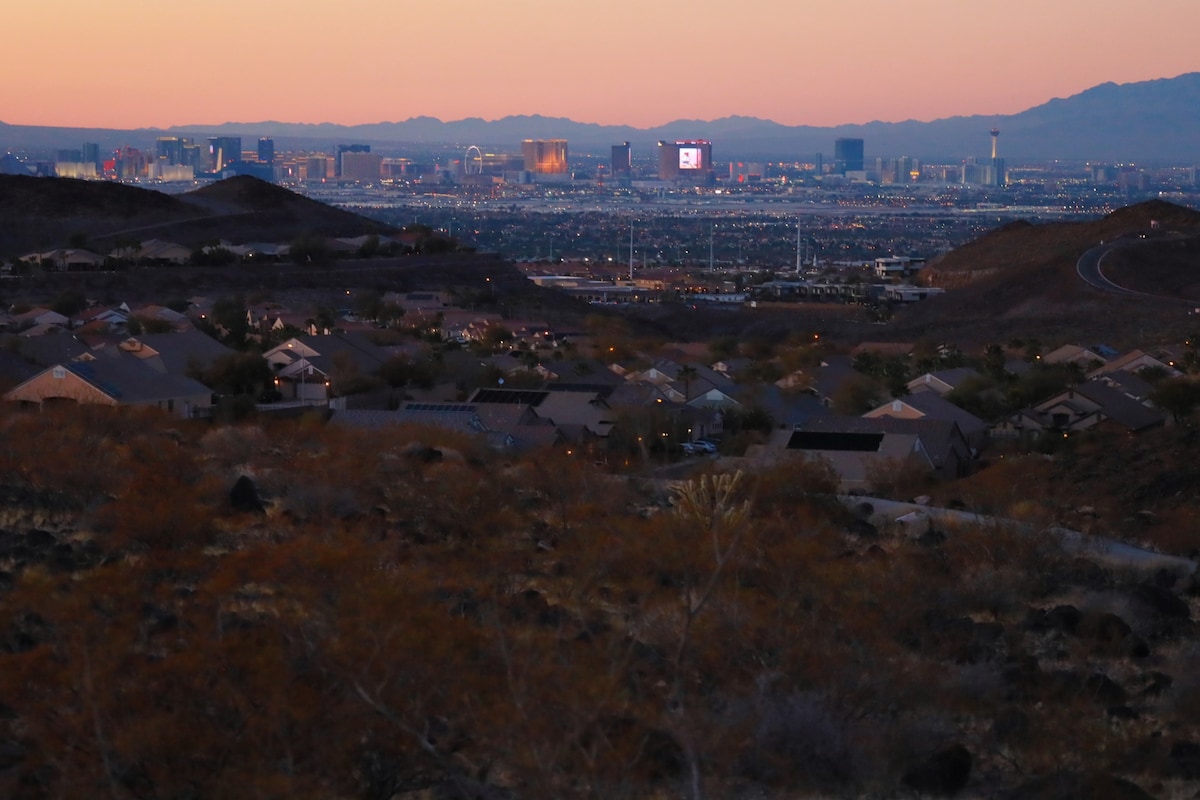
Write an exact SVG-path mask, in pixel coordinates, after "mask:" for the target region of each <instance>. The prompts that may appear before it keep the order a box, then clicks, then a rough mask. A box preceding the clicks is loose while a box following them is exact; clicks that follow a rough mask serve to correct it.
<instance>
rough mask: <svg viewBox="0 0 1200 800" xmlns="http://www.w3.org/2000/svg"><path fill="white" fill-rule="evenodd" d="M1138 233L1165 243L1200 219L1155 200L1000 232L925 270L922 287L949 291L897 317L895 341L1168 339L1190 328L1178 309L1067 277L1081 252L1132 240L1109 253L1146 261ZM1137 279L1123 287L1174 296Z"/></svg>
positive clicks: (1165, 285)
mask: <svg viewBox="0 0 1200 800" xmlns="http://www.w3.org/2000/svg"><path fill="white" fill-rule="evenodd" d="M1152 222H1157V223H1158V230H1157V231H1153V232H1151V223H1152ZM1143 232H1146V233H1147V235H1148V236H1155V237H1161V238H1162V239H1164V240H1166V239H1171V240H1178V239H1186V238H1188V237H1192V236H1198V235H1200V213H1198V212H1196V211H1193V210H1191V209H1188V208H1184V207H1182V206H1178V205H1174V204H1172V203H1167V202H1164V201H1161V200H1153V201H1150V202H1147V203H1140V204H1138V205H1134V206H1129V207H1127V208H1122V209H1119V210H1117V211H1114V212H1113V213H1112V214H1109V215H1108V216H1106V217H1104V218H1102V219H1097V220H1092V221H1089V222H1056V223H1049V224H1044V225H1032V224H1030V223H1028V222H1015V223H1011V224H1009V225H1005V226H1003V227H1001V228H998V229H996V230H994V231H991V232H989V233H987V234H985V235H984V236H981V237H980V238H978V239H976V240H975V241H973V242H970V243H968V244H966V245H963V246H962V247H959V248H957V249H956V250H954V251H953V252H950V253H947V254H946V255H945V256H943V257H941V258H939V259H937V260H935V261H934V262H933V263H932V264H930V266H929V268H928V269H927V270H926V271H925V273H924V274H923V277H922V280H923V282H925V283H927V284H929V285H932V286H938V287H942V288H945V289H947V293H946V294H945V295H943V296H941V297H938V298H935V299H933V300H931V301H927V302H925V303H921V304H919V305H918V306H916V307H913V308H909V309H904V310H903V312H902V313H901V314H900V315H899V316H898V319H897V321H896V324H895V326H894V331H893V333H894V334H895V335H896V336H899V337H912V336H933V337H935V338H940V339H945V340H948V341H963V342H967V343H976V344H984V343H988V342H994V341H1007V340H1008V339H1010V338H1014V337H1023V338H1028V337H1036V338H1040V339H1042V340H1043V341H1055V342H1057V341H1063V340H1068V339H1071V338H1080V339H1085V340H1089V341H1091V340H1094V341H1109V342H1111V343H1113V344H1114V346H1119V345H1121V344H1125V343H1128V344H1130V345H1134V344H1138V343H1145V340H1146V339H1147V338H1154V337H1157V336H1173V335H1175V332H1176V330H1177V329H1178V330H1184V329H1186V327H1187V326H1188V324H1189V321H1188V318H1187V317H1186V315H1185V314H1184V312H1183V310H1182V308H1181V307H1180V306H1179V305H1178V304H1174V303H1168V302H1164V301H1162V300H1155V299H1152V298H1145V299H1142V298H1131V297H1125V296H1118V295H1112V294H1107V293H1104V292H1101V291H1099V290H1097V289H1093V288H1091V287H1088V286H1086V285H1085V284H1084V283H1083V281H1082V280H1081V279H1080V278H1079V276H1078V274H1077V273H1076V271H1075V265H1076V262H1077V261H1078V259H1079V257H1080V256H1081V255H1082V254H1083V253H1084V252H1086V251H1087V250H1088V249H1089V248H1091V247H1094V246H1096V245H1097V244H1099V243H1100V242H1101V241H1112V240H1115V239H1118V238H1119V237H1122V236H1132V237H1133V239H1132V240H1131V247H1130V248H1129V249H1128V250H1127V251H1114V252H1122V253H1123V255H1124V256H1125V257H1126V258H1127V259H1133V260H1134V263H1142V254H1143V252H1144V253H1145V255H1146V256H1149V255H1150V254H1151V250H1150V249H1145V250H1144V251H1143V249H1142V247H1141V245H1140V242H1141V240H1139V239H1138V238H1137V236H1138V234H1140V233H1143ZM1134 241H1136V242H1138V243H1139V244H1137V245H1134ZM1106 266H1107V261H1106ZM1123 269H1124V270H1126V271H1128V270H1129V269H1131V268H1130V267H1128V266H1125V267H1123ZM1134 269H1135V270H1136V268H1134ZM1142 272H1143V278H1142V280H1141V282H1140V285H1138V286H1132V287H1131V288H1137V289H1139V290H1140V291H1144V292H1148V293H1151V294H1161V295H1166V296H1174V295H1175V294H1176V291H1177V289H1178V286H1177V285H1175V284H1173V283H1171V282H1167V281H1163V282H1155V281H1153V280H1151V279H1150V277H1149V276H1150V274H1151V272H1150V271H1142ZM1123 274H1124V273H1123ZM1111 277H1113V278H1114V279H1117V278H1119V277H1120V276H1118V275H1117V274H1115V273H1114V274H1113V275H1112V276H1111Z"/></svg>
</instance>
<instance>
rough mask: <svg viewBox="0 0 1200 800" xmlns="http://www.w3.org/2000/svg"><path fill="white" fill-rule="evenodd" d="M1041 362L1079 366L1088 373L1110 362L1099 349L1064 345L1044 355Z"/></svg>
mask: <svg viewBox="0 0 1200 800" xmlns="http://www.w3.org/2000/svg"><path fill="white" fill-rule="evenodd" d="M1040 361H1041V362H1042V363H1043V364H1078V365H1079V366H1080V367H1082V368H1083V369H1084V370H1085V371H1086V370H1089V369H1094V368H1095V367H1096V366H1098V365H1100V364H1103V363H1104V362H1106V361H1108V356H1107V355H1105V353H1103V352H1101V348H1098V347H1097V348H1087V347H1081V346H1079V345H1077V344H1064V345H1062V346H1061V347H1056V348H1054V349H1053V350H1051V351H1050V352H1049V353H1043V354H1042V357H1041V359H1040Z"/></svg>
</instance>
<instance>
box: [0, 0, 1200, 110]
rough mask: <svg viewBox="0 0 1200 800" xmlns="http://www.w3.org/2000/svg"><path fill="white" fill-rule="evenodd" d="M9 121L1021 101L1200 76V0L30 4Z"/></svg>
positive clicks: (10, 82) (919, 106) (992, 106)
mask: <svg viewBox="0 0 1200 800" xmlns="http://www.w3.org/2000/svg"><path fill="white" fill-rule="evenodd" d="M5 29H6V32H7V34H8V35H7V36H6V37H5V43H4V46H3V47H2V48H0V74H2V75H4V79H3V81H0V121H4V122H7V123H10V124H24V125H55V126H72V127H114V128H132V127H168V126H171V125H190V124H210V123H211V124H215V123H220V122H227V121H230V122H256V121H262V120H278V121H284V122H335V123H341V124H357V123H369V122H380V121H392V120H404V119H408V118H410V117H414V116H432V117H438V118H440V119H442V120H446V121H449V120H456V119H461V118H463V117H469V116H477V117H483V118H485V119H496V118H499V117H503V116H507V115H510V114H542V115H545V116H554V117H569V118H571V119H574V120H577V121H580V122H595V123H601V124H630V125H635V126H637V127H643V128H644V127H651V126H654V125H658V124H662V123H666V122H669V121H672V120H675V119H706V120H707V119H715V118H718V117H723V116H728V115H732V114H739V115H747V116H755V117H761V118H764V119H771V120H775V121H776V122H780V123H784V124H788V125H800V124H807V125H822V126H824V125H837V124H842V123H861V122H868V121H871V120H884V121H899V120H905V119H919V120H930V119H937V118H940V117H947V116H955V115H959V114H1008V113H1015V112H1018V111H1022V110H1024V109H1026V108H1029V107H1031V106H1034V105H1038V104H1040V103H1043V102H1045V101H1046V100H1048V99H1050V98H1053V97H1066V96H1069V95H1072V94H1076V93H1078V92H1081V91H1083V90H1084V89H1087V88H1089V87H1091V86H1094V85H1096V84H1099V83H1104V82H1106V81H1113V82H1116V83H1129V82H1133V81H1142V80H1149V79H1153V78H1166V77H1174V76H1176V75H1180V74H1183V73H1186V72H1193V71H1197V70H1200V52H1198V51H1197V49H1196V46H1195V38H1196V32H1197V31H1198V30H1200V0H1140V1H1138V2H1133V1H1132V0H990V2H982V0H690V1H684V0H680V1H679V2H665V1H664V0H603V2H600V1H599V0H421V1H420V2H415V1H414V0H338V1H337V2H330V0H203V1H202V2H184V3H177V2H170V1H169V0H168V1H167V2H153V3H150V2H134V3H113V2H100V1H99V0H11V2H10V3H6V4H5Z"/></svg>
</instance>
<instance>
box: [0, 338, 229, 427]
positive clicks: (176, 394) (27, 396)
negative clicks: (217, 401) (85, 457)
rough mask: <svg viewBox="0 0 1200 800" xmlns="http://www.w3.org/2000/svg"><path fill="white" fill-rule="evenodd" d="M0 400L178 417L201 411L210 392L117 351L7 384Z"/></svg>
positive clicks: (209, 402) (209, 401) (208, 401)
mask: <svg viewBox="0 0 1200 800" xmlns="http://www.w3.org/2000/svg"><path fill="white" fill-rule="evenodd" d="M4 399H5V400H9V401H13V402H18V403H20V404H21V405H23V406H34V405H36V406H39V407H42V406H44V405H46V404H61V403H76V404H93V405H111V406H118V405H120V406H154V407H156V408H160V409H162V410H163V411H166V412H168V413H170V414H174V415H176V416H179V417H184V418H191V417H196V416H204V415H206V414H207V413H208V409H209V408H210V407H211V406H212V391H211V390H209V388H208V387H207V386H204V385H203V384H201V383H199V382H197V381H195V380H192V379H191V378H188V377H185V376H180V375H172V374H169V373H165V372H160V371H158V370H157V369H155V368H154V367H152V366H151V365H150V364H148V363H147V362H146V361H145V360H143V359H139V358H137V357H135V356H133V355H131V354H129V353H126V352H124V351H122V350H116V349H114V350H110V351H108V352H103V351H102V354H101V355H100V356H99V357H90V358H87V359H85V360H79V361H67V362H64V363H61V364H55V365H54V366H52V367H49V368H47V369H44V370H42V371H41V372H39V373H38V374H37V375H34V376H33V377H32V378H29V379H28V380H26V381H24V382H23V383H21V384H19V385H17V386H15V387H13V388H12V389H10V390H9V391H8V392H6V393H5V394H4Z"/></svg>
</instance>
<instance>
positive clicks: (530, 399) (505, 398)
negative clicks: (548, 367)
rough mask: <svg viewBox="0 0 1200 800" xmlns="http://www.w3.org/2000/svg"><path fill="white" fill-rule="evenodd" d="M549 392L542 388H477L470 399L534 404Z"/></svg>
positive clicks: (480, 401)
mask: <svg viewBox="0 0 1200 800" xmlns="http://www.w3.org/2000/svg"><path fill="white" fill-rule="evenodd" d="M549 394H550V393H549V392H547V391H545V390H542V389H479V390H477V391H476V392H475V395H474V396H473V397H472V398H471V399H472V400H474V401H475V402H476V403H518V404H520V405H524V406H536V405H537V404H538V403H540V402H542V401H543V400H545V399H546V397H547V396H548V395H549Z"/></svg>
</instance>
